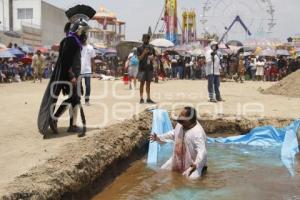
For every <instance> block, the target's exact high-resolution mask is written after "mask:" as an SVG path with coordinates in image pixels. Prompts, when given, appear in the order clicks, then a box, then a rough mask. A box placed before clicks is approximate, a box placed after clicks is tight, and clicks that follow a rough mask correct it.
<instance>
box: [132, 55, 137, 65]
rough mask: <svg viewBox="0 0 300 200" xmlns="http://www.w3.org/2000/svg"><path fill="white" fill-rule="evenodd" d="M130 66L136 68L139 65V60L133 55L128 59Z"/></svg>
mask: <svg viewBox="0 0 300 200" xmlns="http://www.w3.org/2000/svg"><path fill="white" fill-rule="evenodd" d="M130 65H131V66H138V65H139V59H138V58H137V56H136V55H134V56H132V57H131V58H130Z"/></svg>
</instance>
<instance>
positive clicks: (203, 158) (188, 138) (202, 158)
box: [157, 123, 207, 179]
mask: <svg viewBox="0 0 300 200" xmlns="http://www.w3.org/2000/svg"><path fill="white" fill-rule="evenodd" d="M157 137H159V139H160V140H161V141H163V142H168V141H170V140H172V141H174V143H175V146H174V150H173V155H172V157H171V158H170V159H169V160H168V161H167V162H166V163H165V164H164V165H163V166H162V168H163V169H170V170H173V171H177V172H180V173H184V172H185V171H186V170H188V169H189V168H190V166H191V165H192V164H195V165H196V170H195V171H194V172H193V173H192V174H191V175H190V176H189V178H190V179H197V178H200V177H201V173H202V170H203V168H204V167H205V166H207V141H206V134H205V132H204V130H203V128H202V126H201V125H200V124H199V123H197V125H196V126H195V127H193V128H191V129H190V130H187V131H184V130H183V128H182V125H180V124H177V125H176V127H175V129H174V130H173V131H171V132H168V133H165V134H163V135H158V136H157Z"/></svg>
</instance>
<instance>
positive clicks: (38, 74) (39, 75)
mask: <svg viewBox="0 0 300 200" xmlns="http://www.w3.org/2000/svg"><path fill="white" fill-rule="evenodd" d="M32 68H33V70H34V79H33V82H34V83H35V80H36V79H39V80H40V83H42V79H43V71H44V68H45V58H44V56H43V55H42V53H41V51H40V50H37V52H36V55H34V56H33V57H32Z"/></svg>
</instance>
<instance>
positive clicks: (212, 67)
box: [205, 50, 221, 75]
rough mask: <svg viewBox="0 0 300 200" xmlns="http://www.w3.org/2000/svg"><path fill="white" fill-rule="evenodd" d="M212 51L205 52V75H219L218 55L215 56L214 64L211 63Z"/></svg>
mask: <svg viewBox="0 0 300 200" xmlns="http://www.w3.org/2000/svg"><path fill="white" fill-rule="evenodd" d="M212 52H213V51H212V50H209V51H207V52H206V56H205V57H206V75H212V74H213V75H220V70H221V63H220V58H219V56H218V55H215V62H214V63H213V62H212V56H211V53H212Z"/></svg>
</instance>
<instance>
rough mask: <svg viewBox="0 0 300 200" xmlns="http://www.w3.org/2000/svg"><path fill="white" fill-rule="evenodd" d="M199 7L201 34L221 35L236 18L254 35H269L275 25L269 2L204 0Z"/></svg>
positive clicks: (264, 0) (257, 0)
mask: <svg viewBox="0 0 300 200" xmlns="http://www.w3.org/2000/svg"><path fill="white" fill-rule="evenodd" d="M201 6H202V13H201V14H202V15H201V18H200V22H201V24H202V32H203V34H206V33H212V32H213V33H217V34H221V33H222V32H223V30H224V27H226V26H228V24H230V23H231V22H232V20H233V19H234V18H235V17H236V16H240V17H241V19H242V20H243V21H244V22H245V24H246V26H247V27H248V28H249V29H250V30H251V31H252V32H253V33H255V34H261V35H263V34H264V35H266V34H268V35H269V34H271V33H272V32H273V30H274V27H275V25H276V23H275V9H274V6H273V4H272V2H271V0H251V1H249V0H205V1H204V3H203V4H202V5H201Z"/></svg>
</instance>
